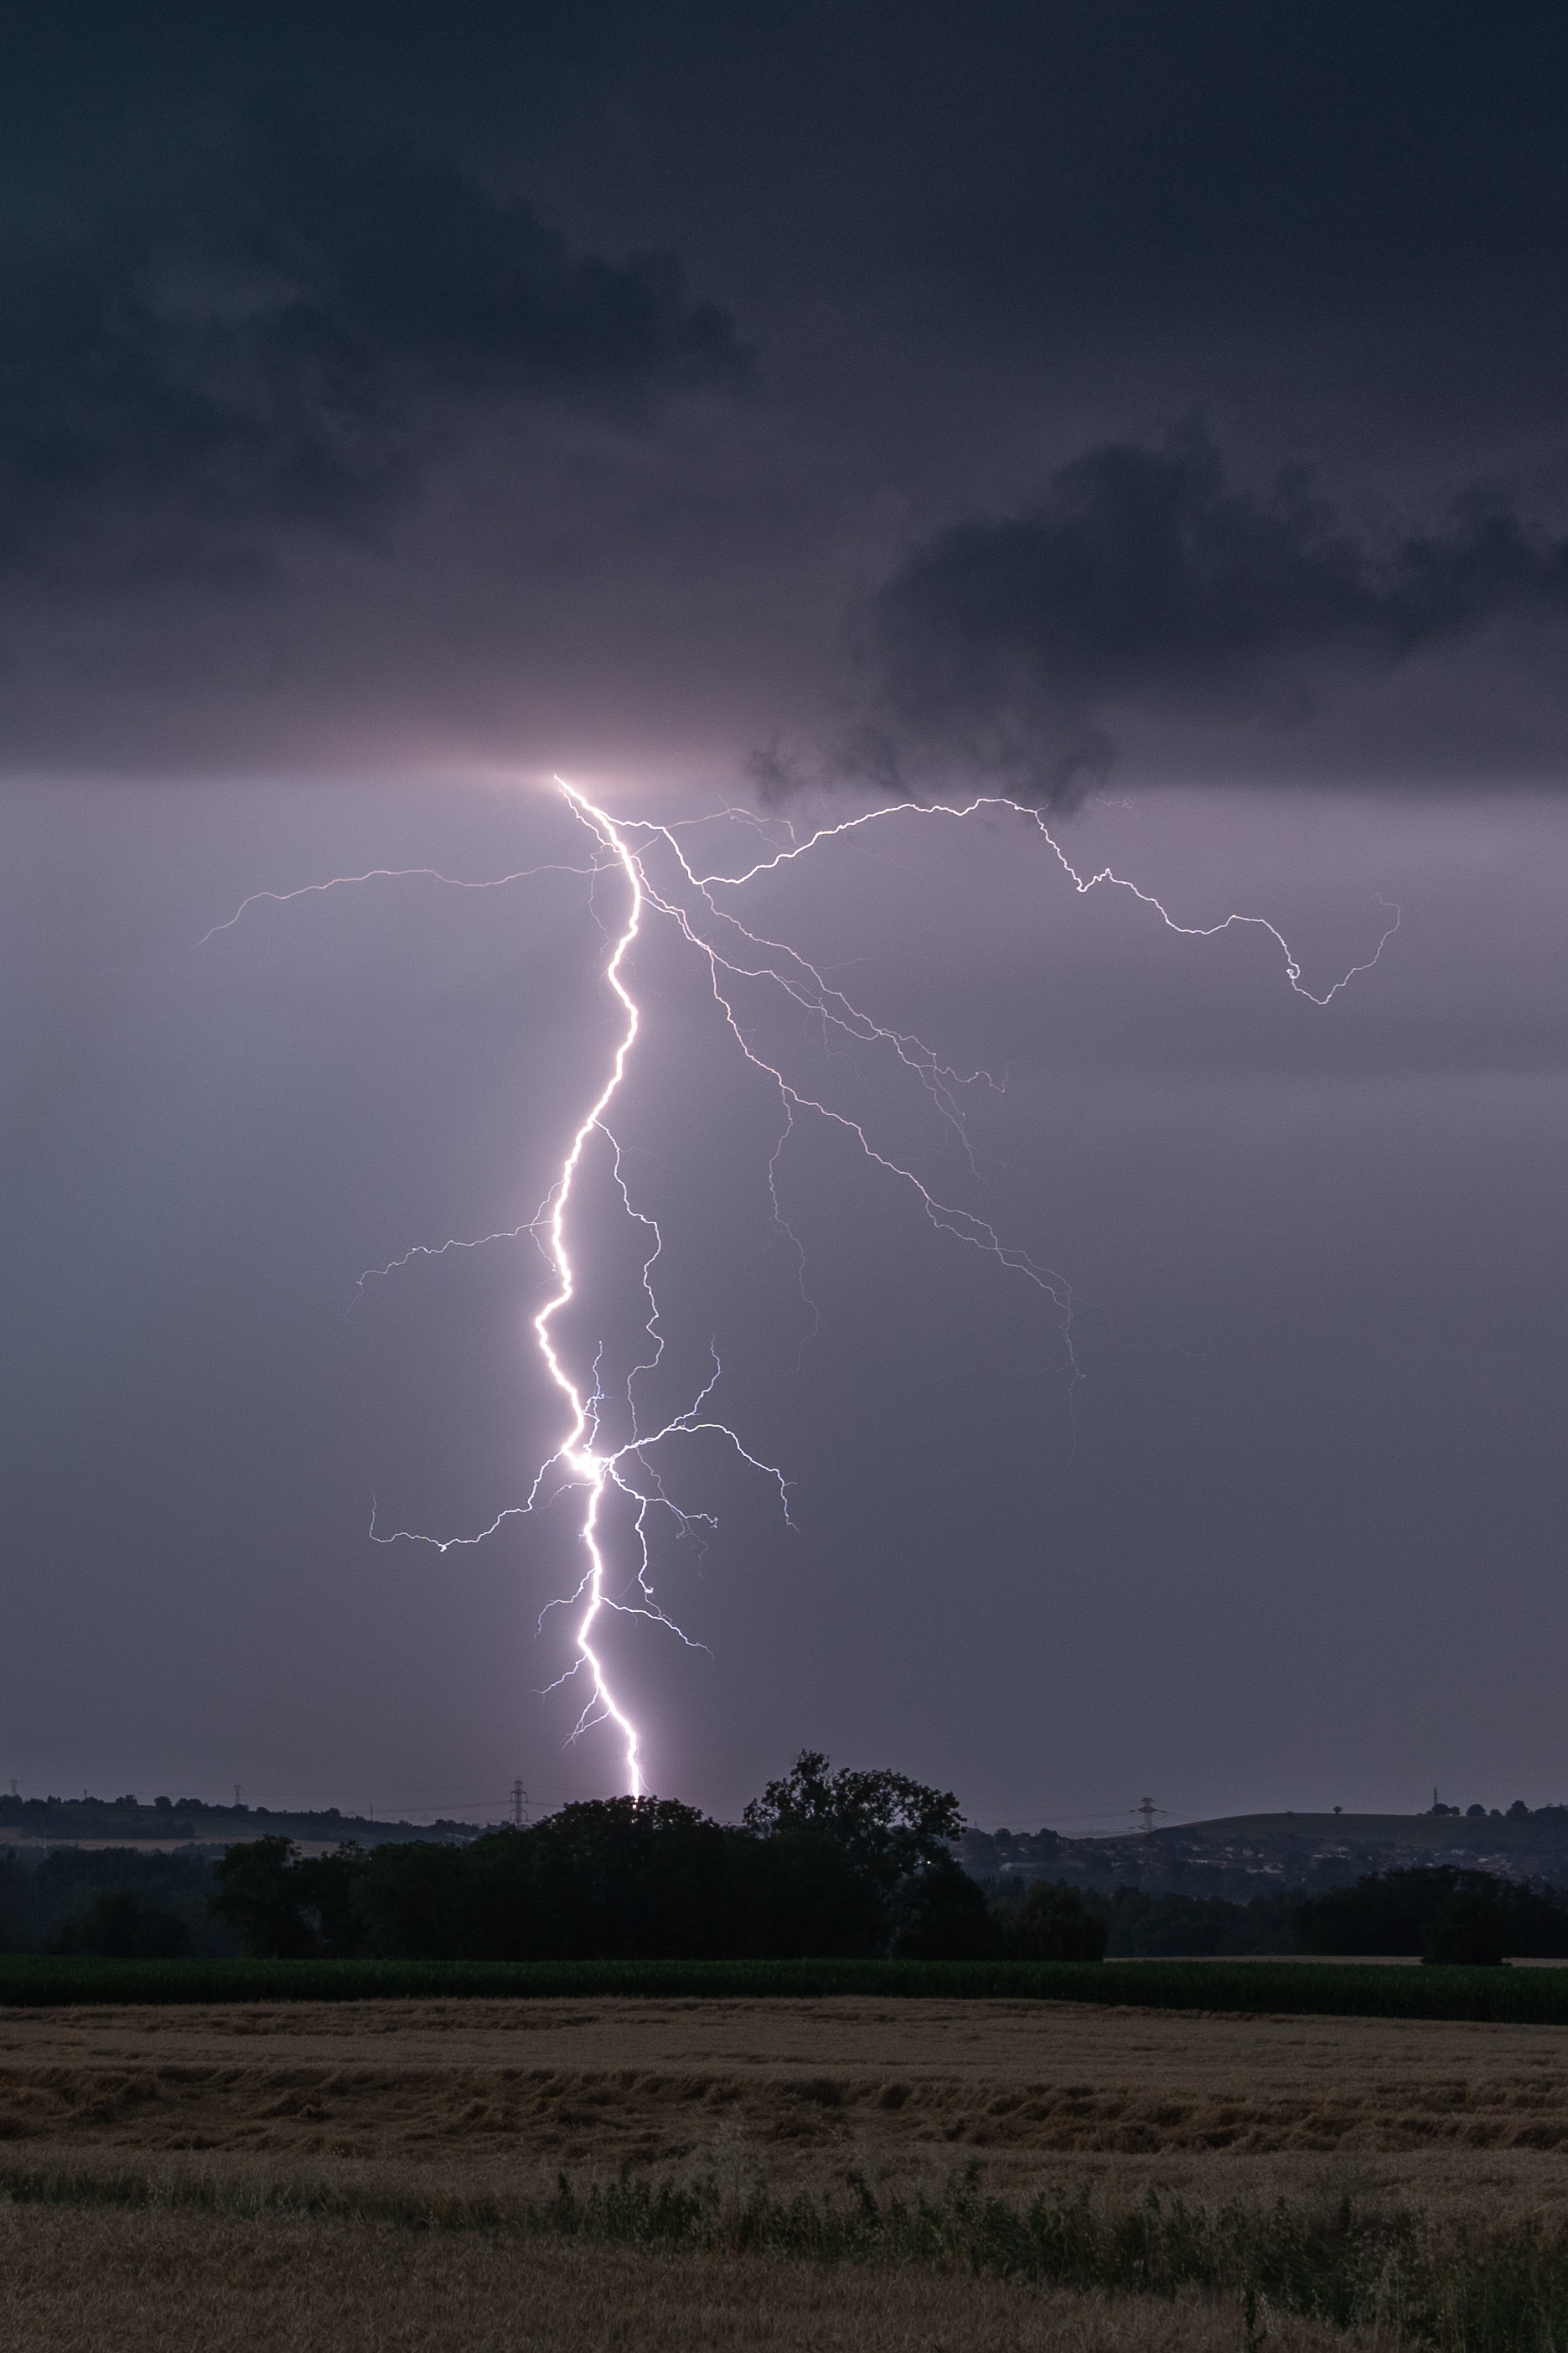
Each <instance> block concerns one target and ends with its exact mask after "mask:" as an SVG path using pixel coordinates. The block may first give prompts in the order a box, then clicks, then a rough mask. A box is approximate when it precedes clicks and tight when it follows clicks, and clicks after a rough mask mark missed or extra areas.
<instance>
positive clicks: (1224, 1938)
mask: <svg viewBox="0 0 1568 2353" xmlns="http://www.w3.org/2000/svg"><path fill="white" fill-rule="evenodd" d="M1087 1901H1088V1905H1089V1909H1090V1911H1092V1912H1095V1913H1098V1914H1099V1915H1100V1916H1101V1917H1102V1918H1103V1919H1104V1921H1105V1924H1106V1927H1107V1930H1108V1934H1109V1941H1108V1944H1107V1947H1106V1950H1107V1951H1108V1952H1110V1954H1112V1955H1113V1956H1114V1957H1116V1958H1118V1959H1122V1958H1126V1957H1131V1956H1133V1955H1139V1956H1146V1957H1149V1958H1151V1959H1152V1958H1155V1957H1160V1956H1163V1955H1169V1956H1170V1957H1173V1958H1174V1957H1177V1956H1179V1955H1182V1954H1197V1953H1204V1954H1210V1953H1221V1954H1235V1955H1237V1956H1238V1957H1239V1956H1241V1955H1244V1954H1247V1953H1293V1952H1295V1951H1296V1950H1297V1943H1296V1935H1295V1929H1294V1926H1293V1915H1294V1914H1295V1910H1296V1906H1297V1904H1298V1903H1299V1901H1300V1898H1299V1897H1298V1896H1295V1895H1290V1894H1275V1895H1255V1896H1252V1897H1250V1898H1249V1899H1248V1900H1247V1902H1246V1903H1244V1904H1232V1903H1228V1902H1227V1901H1226V1899H1225V1897H1223V1896H1219V1895H1177V1894H1171V1895H1147V1894H1144V1893H1143V1891H1142V1888H1138V1887H1119V1888H1117V1889H1116V1890H1115V1891H1114V1893H1113V1894H1110V1895H1090V1896H1089V1897H1088V1898H1087Z"/></svg>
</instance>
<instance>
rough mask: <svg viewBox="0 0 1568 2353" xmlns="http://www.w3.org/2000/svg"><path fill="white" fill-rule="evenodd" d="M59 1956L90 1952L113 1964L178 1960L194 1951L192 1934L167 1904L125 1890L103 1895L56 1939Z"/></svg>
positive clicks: (67, 1923)
mask: <svg viewBox="0 0 1568 2353" xmlns="http://www.w3.org/2000/svg"><path fill="white" fill-rule="evenodd" d="M54 1949H55V1951H56V1952H57V1953H90V1954H92V1955H93V1956H95V1957H98V1958H100V1959H103V1960H110V1961H172V1960H178V1959H180V1958H181V1957H182V1956H183V1955H184V1954H186V1953H188V1952H189V1951H190V1949H191V1932H190V1930H189V1928H188V1927H187V1926H185V1923H184V1921H183V1920H182V1919H181V1917H180V1915H179V1914H178V1913H177V1912H171V1911H170V1910H169V1908H168V1906H167V1905H160V1904H144V1903H143V1902H142V1898H141V1897H140V1896H139V1895H133V1894H130V1893H129V1891H127V1890H126V1889H123V1888H121V1890H119V1891H118V1892H117V1893H116V1894H110V1895H100V1897H99V1898H98V1900H97V1902H96V1903H95V1904H92V1905H89V1907H88V1909H87V1911H86V1912H84V1913H83V1914H81V1915H80V1916H79V1918H77V1919H75V1920H68V1921H67V1922H66V1924H65V1926H64V1927H63V1928H62V1929H61V1930H60V1932H59V1934H58V1936H57V1937H56V1939H55V1945H54Z"/></svg>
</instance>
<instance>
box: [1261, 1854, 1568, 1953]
mask: <svg viewBox="0 0 1568 2353" xmlns="http://www.w3.org/2000/svg"><path fill="white" fill-rule="evenodd" d="M1461 1898H1463V1899H1464V1902H1463V1903H1462V1904H1461V1903H1460V1899H1461ZM1440 1918H1442V1919H1443V1920H1444V1921H1445V1922H1446V1925H1445V1926H1443V1927H1442V1928H1441V1929H1437V1928H1436V1924H1437V1922H1438V1921H1439V1919H1440ZM1467 1920H1468V1921H1469V1922H1470V1923H1471V1924H1472V1926H1471V1927H1470V1929H1469V1930H1466V1929H1465V1928H1464V1927H1463V1926H1462V1925H1461V1924H1462V1923H1463V1922H1465V1921H1467ZM1483 1921H1484V1922H1485V1923H1486V1924H1487V1925H1486V1926H1485V1928H1484V1931H1483V1926H1482V1923H1483ZM1295 1927H1296V1936H1297V1941H1298V1943H1299V1945H1300V1949H1301V1951H1302V1952H1304V1953H1366V1954H1369V1955H1370V1954H1410V1953H1420V1954H1422V1955H1423V1956H1426V1957H1431V1958H1433V1959H1436V1958H1439V1957H1442V1958H1449V1957H1452V1958H1456V1959H1457V1958H1458V1957H1460V1956H1459V1954H1458V1952H1453V1953H1450V1952H1449V1951H1447V1949H1445V1951H1444V1952H1443V1953H1442V1954H1441V1955H1439V1954H1437V1953H1436V1952H1434V1953H1431V1954H1430V1955H1428V1946H1429V1943H1430V1940H1431V1938H1432V1936H1433V1935H1434V1932H1435V1930H1436V1933H1437V1935H1438V1937H1439V1941H1440V1942H1441V1943H1443V1944H1444V1945H1445V1947H1447V1946H1449V1945H1452V1944H1454V1943H1455V1942H1456V1941H1458V1942H1462V1941H1463V1940H1464V1937H1465V1936H1466V1935H1467V1934H1468V1935H1469V1936H1471V1939H1472V1941H1475V1940H1476V1939H1480V1940H1481V1941H1486V1942H1489V1943H1491V1944H1496V1945H1497V1946H1498V1950H1497V1953H1496V1955H1495V1957H1496V1958H1497V1959H1501V1958H1502V1957H1503V1955H1504V1954H1505V1953H1510V1954H1513V1955H1516V1956H1517V1957H1519V1958H1520V1959H1521V1960H1523V1959H1531V1960H1537V1959H1539V1960H1560V1959H1563V1958H1568V1900H1565V1899H1564V1898H1563V1895H1562V1894H1560V1893H1559V1892H1558V1891H1557V1890H1556V1889H1554V1888H1550V1887H1544V1886H1532V1885H1525V1884H1523V1883H1521V1882H1520V1881H1517V1880H1510V1879H1500V1878H1499V1877H1497V1876H1496V1875H1495V1874H1494V1873H1490V1872H1485V1871H1460V1870H1458V1869H1456V1868H1454V1867H1453V1866H1451V1865H1447V1864H1444V1865H1441V1866H1437V1867H1434V1868H1430V1869H1417V1870H1413V1871H1385V1872H1381V1873H1373V1875H1372V1876H1371V1877H1369V1878H1365V1879H1358V1880H1357V1882H1356V1883H1355V1885H1354V1886H1353V1887H1340V1888H1335V1889H1333V1890H1332V1891H1331V1893H1329V1894H1324V1895H1315V1896H1312V1897H1310V1899H1309V1900H1308V1901H1307V1902H1306V1903H1304V1904H1300V1905H1297V1907H1296V1912H1295Z"/></svg>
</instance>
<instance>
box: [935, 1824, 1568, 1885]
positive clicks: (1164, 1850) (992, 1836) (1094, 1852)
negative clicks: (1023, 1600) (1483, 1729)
mask: <svg viewBox="0 0 1568 2353" xmlns="http://www.w3.org/2000/svg"><path fill="white" fill-rule="evenodd" d="M959 1852H960V1859H961V1860H962V1862H963V1866H964V1868H965V1870H966V1871H968V1872H970V1873H973V1876H974V1877H975V1878H977V1879H990V1878H996V1877H1003V1878H1006V1877H1012V1876H1015V1875H1019V1876H1023V1877H1025V1878H1028V1879H1062V1880H1066V1881H1068V1883H1069V1884H1076V1885H1081V1886H1084V1887H1093V1888H1099V1889H1101V1890H1102V1891H1105V1892H1107V1893H1109V1892H1110V1891H1112V1890H1114V1889H1115V1888H1117V1887H1142V1888H1144V1889H1146V1890H1148V1891H1149V1892H1150V1893H1152V1894H1162V1893H1171V1894H1187V1895H1224V1896H1227V1897H1229V1898H1231V1899H1232V1900H1233V1901H1245V1900H1246V1899H1247V1898H1248V1897H1250V1896H1253V1895H1259V1894H1268V1893H1269V1892H1270V1891H1271V1890H1273V1889H1278V1888H1287V1887H1288V1888H1301V1889H1305V1890H1308V1891H1310V1892H1315V1891H1317V1890H1319V1889H1323V1888H1330V1887H1345V1886H1349V1885H1350V1884H1351V1883H1352V1882H1353V1881H1355V1880H1357V1879H1360V1878H1363V1877H1364V1876H1365V1875H1366V1874H1368V1873H1372V1872H1382V1871H1400V1870H1408V1869H1410V1868H1411V1867H1412V1866H1413V1865H1415V1864H1420V1863H1454V1864H1457V1865H1458V1866H1460V1867H1461V1868H1464V1869H1467V1870H1471V1871H1476V1870H1480V1871H1493V1872H1497V1873H1500V1874H1502V1875H1503V1876H1505V1877H1507V1878H1510V1879H1521V1880H1524V1879H1544V1880H1551V1881H1553V1882H1563V1883H1568V1806H1542V1807H1538V1808H1537V1809H1536V1810H1535V1811H1534V1812H1533V1813H1530V1812H1525V1813H1521V1814H1517V1815H1516V1814H1501V1813H1489V1814H1458V1813H1441V1814H1295V1813H1283V1814H1234V1815H1230V1816H1227V1817H1226V1818H1225V1819H1223V1820H1218V1821H1207V1822H1177V1823H1173V1824H1171V1825H1170V1826H1169V1827H1167V1828H1164V1829H1161V1830H1157V1831H1154V1833H1153V1835H1152V1838H1150V1837H1145V1836H1143V1835H1142V1834H1139V1833H1131V1834H1129V1833H1123V1834H1121V1835H1120V1836H1118V1837H1115V1838H1063V1837H1061V1836H1060V1835H1059V1834H1058V1832H1057V1831H1034V1832H1027V1831H1016V1832H1013V1831H997V1832H991V1831H965V1832H964V1835H963V1841H962V1842H961V1845H960V1849H959Z"/></svg>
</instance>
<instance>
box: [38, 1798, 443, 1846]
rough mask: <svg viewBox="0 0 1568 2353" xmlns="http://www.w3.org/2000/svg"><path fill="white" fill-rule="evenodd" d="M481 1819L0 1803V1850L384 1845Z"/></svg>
mask: <svg viewBox="0 0 1568 2353" xmlns="http://www.w3.org/2000/svg"><path fill="white" fill-rule="evenodd" d="M484 1828H485V1825H484V1824H483V1823H481V1822H457V1821H436V1822H385V1821H376V1820H372V1819H371V1818H370V1817H368V1816H366V1815H363V1814H344V1813H340V1811H339V1810H338V1809H337V1807H336V1806H329V1807H328V1808H327V1809H326V1810H325V1811H323V1812H316V1813H310V1812H304V1813H289V1812H278V1811H274V1810H272V1809H271V1808H269V1807H267V1806H209V1805H206V1804H205V1803H204V1801H203V1800H202V1799H200V1798H157V1799H153V1803H152V1804H151V1805H146V1806H144V1805H142V1804H141V1803H139V1801H138V1800H137V1799H135V1798H0V1846H5V1845H13V1844H18V1843H20V1844H23V1845H28V1846H34V1845H37V1846H68V1845H94V1846H100V1845H106V1844H107V1845H112V1846H138V1845H146V1846H163V1847H182V1846H213V1847H216V1846H232V1845H234V1844H235V1843H236V1842H237V1841H239V1840H242V1839H258V1838H279V1837H280V1838H289V1839H295V1840H297V1841H300V1843H301V1844H303V1845H328V1846H336V1845H339V1844H341V1843H342V1842H344V1841H350V1840H353V1841H355V1842H356V1843H357V1844H358V1845H360V1846H389V1845H394V1844H397V1843H401V1842H403V1841H407V1840H409V1839H437V1840H445V1841H462V1840H466V1839H471V1838H478V1837H479V1833H480V1831H481V1830H483V1829H484Z"/></svg>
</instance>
